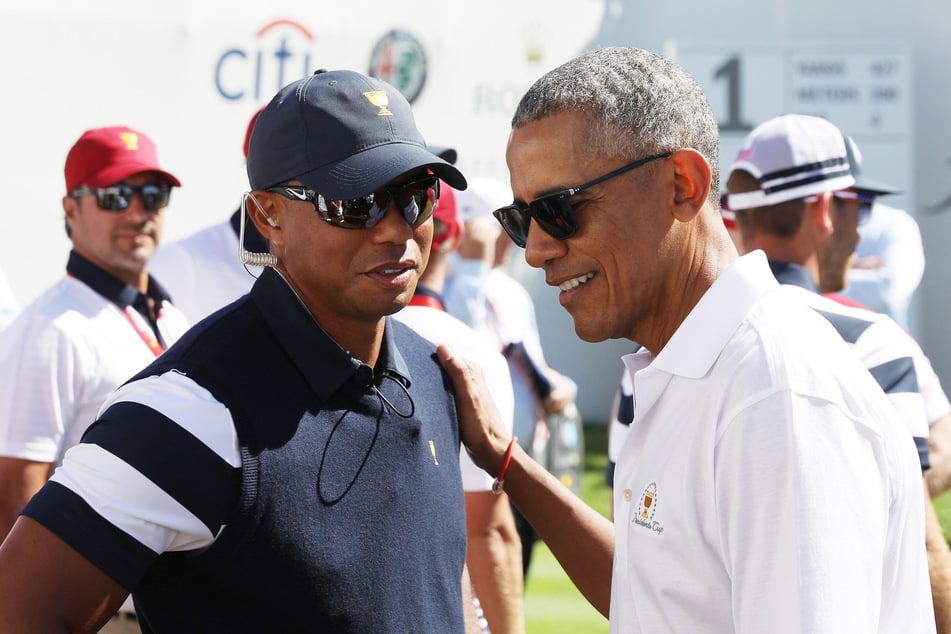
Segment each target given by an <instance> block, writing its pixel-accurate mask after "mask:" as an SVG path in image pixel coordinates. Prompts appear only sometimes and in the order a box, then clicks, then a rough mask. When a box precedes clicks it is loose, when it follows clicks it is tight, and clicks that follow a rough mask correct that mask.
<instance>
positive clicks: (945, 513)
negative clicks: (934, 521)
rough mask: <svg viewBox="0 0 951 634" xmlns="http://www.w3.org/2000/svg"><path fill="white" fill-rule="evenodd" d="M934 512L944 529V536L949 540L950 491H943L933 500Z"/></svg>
mask: <svg viewBox="0 0 951 634" xmlns="http://www.w3.org/2000/svg"><path fill="white" fill-rule="evenodd" d="M933 503H934V510H935V513H937V514H938V520H939V521H940V522H941V528H943V529H944V538H945V539H947V540H948V541H949V542H951V491H945V492H944V493H942V494H941V495H939V496H938V497H936V498H935V499H934V500H933Z"/></svg>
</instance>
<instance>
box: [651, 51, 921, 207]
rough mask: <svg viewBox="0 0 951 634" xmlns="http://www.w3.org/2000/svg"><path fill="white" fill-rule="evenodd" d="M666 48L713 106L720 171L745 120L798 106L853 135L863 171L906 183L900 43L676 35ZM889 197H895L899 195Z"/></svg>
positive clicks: (906, 74) (906, 81)
mask: <svg viewBox="0 0 951 634" xmlns="http://www.w3.org/2000/svg"><path fill="white" fill-rule="evenodd" d="M667 54H668V56H669V57H671V58H673V59H675V60H676V61H677V62H678V63H679V64H680V65H681V66H683V67H684V68H686V69H687V70H688V71H689V72H690V73H691V74H692V75H693V76H694V77H695V78H696V79H697V81H698V82H699V83H700V85H701V86H702V87H703V89H704V92H705V93H706V95H707V98H708V99H709V100H710V105H711V106H712V107H713V110H714V112H715V113H716V116H717V121H718V123H719V125H720V133H721V148H720V152H721V155H720V159H721V161H720V163H721V171H723V177H724V178H725V177H726V172H725V170H726V169H727V168H728V167H729V165H730V163H731V162H732V160H733V157H734V156H735V155H736V152H737V150H738V149H739V145H740V143H741V141H742V139H743V137H744V136H745V135H746V134H747V133H748V132H749V131H750V130H752V129H753V127H755V126H756V125H758V124H759V123H762V122H763V121H765V120H766V119H769V118H772V117H775V116H778V115H781V114H786V113H799V114H809V115H815V116H819V117H824V118H826V119H828V120H830V121H832V122H833V123H834V124H836V125H837V126H838V127H839V128H840V129H841V130H842V131H843V132H845V133H846V134H848V135H849V136H851V137H853V138H854V139H855V141H856V142H857V143H858V145H859V148H860V150H861V152H862V155H863V158H864V161H863V169H864V170H865V173H867V174H868V175H869V176H873V177H875V178H878V179H881V180H883V181H886V182H889V183H892V184H895V185H896V186H899V187H903V188H908V187H909V186H910V185H911V183H912V174H913V165H912V156H913V154H912V147H911V146H912V136H913V135H912V119H911V116H912V112H913V103H912V101H913V93H912V65H911V55H910V53H909V50H908V47H907V46H905V45H902V44H895V43H881V44H875V43H872V44H855V45H845V44H838V43H829V44H823V43H796V42H791V43H788V44H784V45H780V46H766V45H743V44H737V43H708V44H702V43H691V44H687V43H682V42H681V43H670V44H668V46H667ZM721 185H722V183H721ZM891 201H892V202H893V203H899V197H897V196H896V197H891ZM906 202H907V197H906Z"/></svg>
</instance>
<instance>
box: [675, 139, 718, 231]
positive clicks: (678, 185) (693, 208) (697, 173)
mask: <svg viewBox="0 0 951 634" xmlns="http://www.w3.org/2000/svg"><path fill="white" fill-rule="evenodd" d="M670 162H671V165H672V166H673V169H674V211H673V215H674V218H675V219H677V220H678V221H680V222H689V221H691V220H693V218H694V217H695V216H696V215H697V214H698V213H699V212H700V210H701V209H702V208H703V206H704V205H705V204H706V202H707V197H708V196H709V194H710V177H711V174H712V173H713V171H712V170H711V169H710V163H708V162H707V159H706V158H705V157H704V156H703V154H701V153H700V152H698V151H697V150H694V149H692V148H687V149H683V150H677V151H676V152H674V153H673V154H672V155H671V156H670Z"/></svg>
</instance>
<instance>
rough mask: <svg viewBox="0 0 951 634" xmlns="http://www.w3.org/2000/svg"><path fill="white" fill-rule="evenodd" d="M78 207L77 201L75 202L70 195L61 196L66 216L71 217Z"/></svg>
mask: <svg viewBox="0 0 951 634" xmlns="http://www.w3.org/2000/svg"><path fill="white" fill-rule="evenodd" d="M78 207H79V203H77V202H76V199H75V198H73V197H72V196H70V195H68V194H67V195H66V196H63V211H64V212H65V213H66V217H67V218H71V217H72V216H75V215H76V209H77V208H78Z"/></svg>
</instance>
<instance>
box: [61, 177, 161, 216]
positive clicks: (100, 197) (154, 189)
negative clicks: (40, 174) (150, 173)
mask: <svg viewBox="0 0 951 634" xmlns="http://www.w3.org/2000/svg"><path fill="white" fill-rule="evenodd" d="M86 194H95V196H96V204H97V205H99V208H100V209H102V210H103V211H113V212H116V213H122V212H123V211H125V210H126V209H128V208H129V205H131V204H132V197H133V196H135V195H136V194H138V195H139V200H141V201H142V206H143V207H144V208H145V210H146V211H158V210H159V209H161V208H163V207H167V206H168V201H169V199H170V198H171V196H172V187H171V185H169V184H168V183H162V184H158V185H157V184H154V183H146V184H145V185H141V186H139V187H133V186H132V185H129V184H127V183H117V184H116V185H112V186H110V187H87V186H85V185H82V186H80V187H77V188H76V189H74V190H73V193H72V196H73V198H76V197H79V196H85V195H86Z"/></svg>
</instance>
